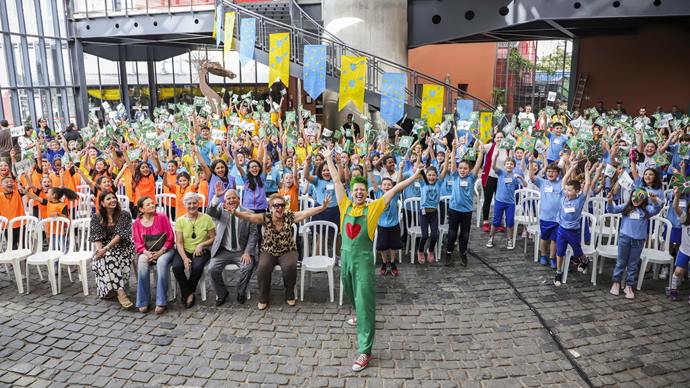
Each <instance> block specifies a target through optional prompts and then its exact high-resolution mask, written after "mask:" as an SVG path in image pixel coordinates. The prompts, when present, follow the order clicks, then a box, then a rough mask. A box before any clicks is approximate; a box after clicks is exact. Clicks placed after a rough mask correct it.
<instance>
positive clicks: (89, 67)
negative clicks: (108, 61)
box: [65, 53, 101, 85]
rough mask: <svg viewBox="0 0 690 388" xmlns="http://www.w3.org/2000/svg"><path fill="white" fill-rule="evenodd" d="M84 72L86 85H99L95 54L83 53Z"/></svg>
mask: <svg viewBox="0 0 690 388" xmlns="http://www.w3.org/2000/svg"><path fill="white" fill-rule="evenodd" d="M65 59H67V58H65ZM84 73H85V76H86V84H87V85H99V84H100V83H101V81H100V80H99V79H98V57H97V56H95V55H91V54H87V53H84Z"/></svg>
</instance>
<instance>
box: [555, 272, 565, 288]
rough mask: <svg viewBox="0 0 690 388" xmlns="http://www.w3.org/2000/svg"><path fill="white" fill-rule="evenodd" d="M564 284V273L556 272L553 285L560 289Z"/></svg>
mask: <svg viewBox="0 0 690 388" xmlns="http://www.w3.org/2000/svg"><path fill="white" fill-rule="evenodd" d="M562 283H563V272H556V278H555V279H553V285H554V286H556V287H560V286H561V284H562Z"/></svg>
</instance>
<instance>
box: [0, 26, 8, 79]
mask: <svg viewBox="0 0 690 388" xmlns="http://www.w3.org/2000/svg"><path fill="white" fill-rule="evenodd" d="M1 38H2V36H0V87H3V86H9V85H10V80H9V77H8V76H7V72H8V71H9V70H8V68H7V60H6V59H5V50H4V49H3V47H4V46H3V44H4V40H3V39H1Z"/></svg>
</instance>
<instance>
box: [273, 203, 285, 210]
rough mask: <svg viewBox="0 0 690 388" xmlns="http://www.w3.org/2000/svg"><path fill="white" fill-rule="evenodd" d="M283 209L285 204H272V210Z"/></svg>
mask: <svg viewBox="0 0 690 388" xmlns="http://www.w3.org/2000/svg"><path fill="white" fill-rule="evenodd" d="M284 207H285V204H284V203H274V204H273V208H274V209H282V208H284Z"/></svg>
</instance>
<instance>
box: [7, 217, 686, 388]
mask: <svg viewBox="0 0 690 388" xmlns="http://www.w3.org/2000/svg"><path fill="white" fill-rule="evenodd" d="M484 243H485V235H484V234H483V233H482V232H481V231H480V230H478V229H474V228H473V230H472V238H471V240H470V246H471V249H472V252H473V255H476V256H472V257H470V261H469V266H468V267H467V268H463V267H460V266H458V265H456V266H455V267H453V268H446V267H443V266H441V265H438V264H436V265H432V266H421V265H418V264H415V265H413V266H411V265H410V264H409V260H410V259H409V255H406V256H405V260H404V262H405V263H404V264H403V265H402V266H401V267H400V269H401V276H400V277H399V278H393V277H389V276H387V277H385V278H381V277H379V278H378V285H377V294H378V309H377V325H376V327H377V335H376V343H375V345H374V355H375V356H376V359H375V360H374V362H373V365H371V366H370V367H369V368H367V369H366V370H364V371H362V372H360V373H359V374H355V373H353V372H351V370H350V368H351V365H352V361H353V358H354V356H355V349H356V347H355V341H356V338H355V330H354V328H351V327H349V326H348V325H347V324H346V323H345V320H346V319H347V318H348V316H349V313H350V308H349V307H348V305H347V304H346V305H344V306H342V307H339V306H338V305H337V303H330V302H328V301H327V298H328V288H327V282H326V277H325V274H324V275H315V276H314V284H313V287H312V288H306V289H305V301H304V302H301V303H298V304H297V306H296V307H289V306H287V305H286V304H285V303H284V301H283V297H282V296H283V291H282V290H281V287H279V284H280V283H281V282H282V279H280V275H279V274H276V273H274V292H273V295H272V305H271V306H270V307H269V309H268V310H266V311H258V310H257V309H256V300H255V299H252V300H250V301H249V302H248V303H247V304H245V305H238V304H237V303H236V302H235V301H234V298H232V299H233V300H230V301H229V302H228V303H226V305H224V306H222V307H220V308H217V307H215V306H213V300H214V294H213V292H210V293H209V297H208V300H207V301H206V302H200V303H198V304H197V306H195V307H194V308H192V309H190V310H185V309H184V308H182V307H181V306H180V304H179V302H178V303H174V304H171V305H170V306H169V307H170V308H169V310H168V312H167V313H166V314H164V315H162V316H156V315H155V314H153V313H149V314H140V313H138V312H134V311H123V310H121V309H119V308H118V306H117V305H116V302H114V301H101V300H99V299H97V298H96V297H95V296H94V294H95V290H94V288H93V277H91V278H90V283H91V288H92V292H91V295H90V296H88V297H84V296H83V294H82V293H81V285H80V283H78V282H75V283H72V284H70V283H69V281H68V280H67V279H66V276H65V279H64V280H63V292H62V294H60V295H58V296H51V295H50V287H49V285H48V283H47V282H40V281H39V279H38V277H37V276H35V274H36V272H35V269H33V272H32V273H33V274H34V275H33V276H32V288H31V294H29V295H18V294H17V289H16V285H15V284H14V282H13V281H8V278H7V276H6V274H5V273H4V271H2V273H0V385H3V386H34V387H39V386H61V385H85V386H99V387H100V386H125V385H126V386H161V385H171V386H178V385H185V386H225V387H227V386H235V385H239V384H240V383H242V384H246V385H250V386H275V385H290V386H328V387H341V386H353V387H362V386H367V387H378V386H386V387H388V386H391V387H392V386H404V387H412V386H419V387H425V388H426V387H434V386H442V387H450V386H463V387H473V386H483V387H519V386H552V385H560V386H572V387H581V386H582V387H584V386H588V382H587V381H586V380H585V378H586V379H589V380H590V381H591V384H592V385H594V386H627V387H638V386H639V387H645V388H650V387H657V386H676V387H678V386H687V384H688V381H690V363H688V362H687V360H688V359H690V343H689V342H688V339H687V330H686V326H687V323H686V322H688V321H690V306H688V304H687V303H686V296H687V294H688V288H687V287H683V288H682V290H681V295H683V298H682V302H676V303H672V302H669V301H668V300H667V299H666V297H665V296H664V291H663V289H664V286H665V284H666V283H665V281H663V280H652V279H651V276H649V277H648V278H647V279H645V283H644V285H643V290H642V291H640V292H638V293H637V294H636V295H637V297H636V299H635V300H626V299H624V298H623V297H622V296H621V297H618V298H616V297H613V296H611V295H609V294H608V287H609V281H610V273H611V271H612V267H611V265H612V261H608V262H607V267H606V268H605V270H604V273H603V274H602V275H601V276H600V277H599V282H598V285H597V286H596V287H593V286H591V283H590V282H589V275H580V274H577V273H571V276H570V277H569V278H568V282H567V284H565V285H564V286H562V287H561V288H559V289H555V288H554V287H553V286H552V285H551V281H552V277H553V273H552V271H551V270H550V269H548V270H547V269H545V268H544V267H541V266H539V265H538V264H534V263H532V261H531V248H532V245H531V244H530V245H529V247H528V251H529V253H528V256H524V257H523V255H522V242H521V240H520V243H519V244H518V245H517V247H516V249H515V250H514V251H512V252H509V251H507V250H505V248H504V247H505V244H504V239H503V237H501V236H498V237H497V238H496V247H495V248H493V249H487V248H484ZM487 264H488V266H487ZM490 267H492V268H495V269H496V270H497V271H499V272H500V273H501V274H503V275H505V277H506V278H507V280H506V279H504V278H503V277H501V276H500V275H499V274H497V273H496V272H494V271H493V270H492V269H491V268H490ZM44 273H45V271H44ZM34 278H35V279H34ZM231 278H232V277H231ZM132 279H133V280H132V281H134V278H132ZM207 281H208V280H207ZM254 282H255V280H254V279H253V281H252V287H253V290H255V289H256V284H255V283H254ZM336 283H337V281H336ZM511 283H512V285H513V286H514V287H516V289H517V291H518V293H516V292H514V290H513V288H512V287H511V285H510V284H511ZM231 295H232V296H234V289H231ZM336 298H337V290H336ZM521 298H522V299H524V301H523V300H522V299H521ZM530 305H531V306H533V308H534V310H535V311H532V309H531V308H530V307H529V306H530ZM539 316H541V317H542V318H543V321H541V320H540V319H539ZM543 324H545V325H546V327H548V328H549V329H550V330H551V332H552V333H553V335H554V336H555V338H557V339H558V341H560V342H561V343H562V345H563V347H564V349H563V350H562V349H561V348H560V347H559V345H558V342H556V341H555V340H554V338H552V336H551V335H550V334H549V330H547V328H545V326H544V325H543ZM566 354H568V355H570V357H572V361H574V362H575V363H576V365H577V366H578V367H579V368H581V370H582V373H583V375H584V376H586V377H585V378H583V377H582V376H581V375H580V373H578V371H577V368H576V367H575V366H574V365H573V364H572V362H571V360H569V359H568V357H566Z"/></svg>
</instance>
